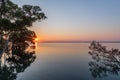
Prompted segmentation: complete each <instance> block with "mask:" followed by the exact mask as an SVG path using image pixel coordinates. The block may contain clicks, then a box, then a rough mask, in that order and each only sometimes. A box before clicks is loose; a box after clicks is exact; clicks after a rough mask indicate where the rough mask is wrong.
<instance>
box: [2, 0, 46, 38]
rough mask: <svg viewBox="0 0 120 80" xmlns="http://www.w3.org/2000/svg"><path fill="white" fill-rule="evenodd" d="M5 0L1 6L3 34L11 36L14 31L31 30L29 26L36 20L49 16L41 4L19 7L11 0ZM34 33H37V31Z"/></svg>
mask: <svg viewBox="0 0 120 80" xmlns="http://www.w3.org/2000/svg"><path fill="white" fill-rule="evenodd" d="M4 1H5V0H2V2H1V8H0V35H1V36H3V35H7V36H9V37H10V36H11V35H12V34H14V33H15V34H16V33H18V34H20V33H23V32H24V33H25V32H30V30H28V27H31V26H32V25H33V23H34V22H36V21H42V20H44V19H46V18H47V17H46V16H45V14H44V12H42V9H41V8H40V7H39V6H32V5H23V6H22V7H19V6H18V5H17V4H15V3H13V2H12V1H10V0H6V2H4ZM32 32H33V31H31V33H32ZM33 34H34V35H35V33H33ZM23 36H24V35H23ZM19 37H20V36H19ZM10 39H11V38H10Z"/></svg>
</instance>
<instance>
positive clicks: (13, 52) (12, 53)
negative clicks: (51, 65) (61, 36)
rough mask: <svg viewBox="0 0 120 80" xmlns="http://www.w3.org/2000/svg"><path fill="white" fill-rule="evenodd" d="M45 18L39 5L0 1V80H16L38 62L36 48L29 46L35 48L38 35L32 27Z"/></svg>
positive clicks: (10, 0) (8, 0) (7, 0)
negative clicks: (36, 60)
mask: <svg viewBox="0 0 120 80" xmlns="http://www.w3.org/2000/svg"><path fill="white" fill-rule="evenodd" d="M44 19H46V16H45V14H44V13H43V12H42V10H41V8H40V7H39V6H32V5H23V6H22V7H19V6H18V5H17V4H15V3H13V2H12V0H0V80H16V78H17V74H18V73H21V72H24V71H25V69H26V68H27V67H29V66H30V65H31V63H33V62H34V61H35V59H36V55H35V51H34V50H33V51H28V50H27V49H28V48H35V46H34V45H35V42H34V40H35V38H36V37H37V36H36V34H35V32H34V31H31V30H30V29H29V28H30V27H31V26H32V25H33V23H34V22H38V21H42V20H44ZM31 44H32V45H33V46H31ZM31 50H32V49H31Z"/></svg>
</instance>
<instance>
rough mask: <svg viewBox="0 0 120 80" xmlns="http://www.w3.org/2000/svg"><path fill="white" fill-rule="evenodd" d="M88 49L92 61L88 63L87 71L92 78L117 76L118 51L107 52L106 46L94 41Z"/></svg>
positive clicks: (119, 68) (119, 69)
mask: <svg viewBox="0 0 120 80" xmlns="http://www.w3.org/2000/svg"><path fill="white" fill-rule="evenodd" d="M89 49H90V50H91V51H90V52H89V54H90V55H91V56H92V60H91V61H90V62H89V70H90V72H91V74H92V76H93V77H94V78H97V77H106V76H108V75H110V74H112V75H118V74H119V71H120V51H119V49H113V48H112V49H111V50H108V49H107V48H106V46H102V45H101V44H100V43H99V42H95V41H93V42H92V43H91V45H90V47H89Z"/></svg>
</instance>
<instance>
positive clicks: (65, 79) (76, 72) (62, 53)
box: [17, 43, 120, 80]
mask: <svg viewBox="0 0 120 80" xmlns="http://www.w3.org/2000/svg"><path fill="white" fill-rule="evenodd" d="M103 45H105V46H107V47H108V48H109V49H110V48H118V49H120V43H103ZM89 46H90V44H89V43H39V44H38V46H37V49H36V60H35V61H34V62H33V63H32V64H31V66H30V67H28V68H27V69H26V70H25V71H24V72H23V73H19V74H18V78H17V80H111V79H112V80H119V75H112V74H109V75H108V76H107V77H103V78H99V77H98V78H94V77H93V76H92V75H91V72H90V71H89V68H90V67H89V65H88V63H89V62H90V61H91V60H92V58H91V56H90V55H89V54H88V51H90V50H89V48H88V47H89Z"/></svg>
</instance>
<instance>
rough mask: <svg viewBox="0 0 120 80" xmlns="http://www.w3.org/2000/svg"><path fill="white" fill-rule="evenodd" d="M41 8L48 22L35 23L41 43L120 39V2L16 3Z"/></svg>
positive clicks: (45, 0)
mask: <svg viewBox="0 0 120 80" xmlns="http://www.w3.org/2000/svg"><path fill="white" fill-rule="evenodd" d="M12 1H14V2H15V3H17V4H18V5H20V6H21V5H23V4H32V5H38V6H40V7H41V8H42V10H43V12H45V14H46V16H47V17H48V19H46V20H44V21H42V22H40V23H35V24H34V25H33V28H32V29H33V30H35V31H36V33H37V35H38V37H39V39H40V40H44V41H56V40H58V41H60V40H62V41H64V40H70V41H71V40H74V41H75V40H109V41H111V40H120V0H12Z"/></svg>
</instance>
